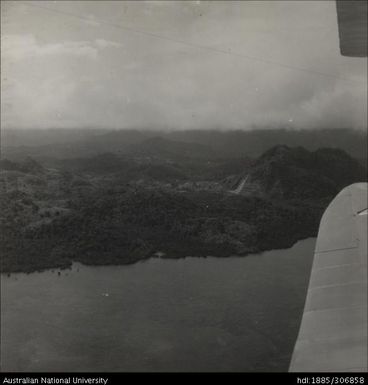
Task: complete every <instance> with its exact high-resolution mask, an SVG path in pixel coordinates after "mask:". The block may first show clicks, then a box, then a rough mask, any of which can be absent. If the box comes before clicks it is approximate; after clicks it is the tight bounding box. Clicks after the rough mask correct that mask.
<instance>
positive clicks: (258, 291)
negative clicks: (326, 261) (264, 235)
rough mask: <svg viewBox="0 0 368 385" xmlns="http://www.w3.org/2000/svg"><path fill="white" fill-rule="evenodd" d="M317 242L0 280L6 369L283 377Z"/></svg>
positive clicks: (80, 267) (3, 356) (294, 336)
mask: <svg viewBox="0 0 368 385" xmlns="http://www.w3.org/2000/svg"><path fill="white" fill-rule="evenodd" d="M314 245H315V239H307V240H304V241H300V242H298V243H297V244H295V245H294V247H292V248H290V249H288V250H274V251H269V252H265V253H262V254H258V255H251V256H248V257H231V258H185V259H178V260H173V259H172V260H167V259H150V260H147V261H144V262H140V263H137V264H134V265H130V266H102V267H101V266H100V267H94V266H83V265H80V264H74V265H73V267H72V269H71V270H65V271H62V272H61V274H60V275H58V273H57V271H53V272H52V271H45V272H42V273H32V274H28V275H27V274H12V275H11V276H10V277H8V276H6V275H2V276H1V300H2V301H1V364H2V367H1V369H2V370H3V371H286V370H287V369H288V365H289V361H290V356H291V353H292V349H293V346H294V342H295V339H296V336H297V332H298V328H299V323H300V319H301V315H302V311H303V306H304V300H305V295H306V289H307V285H308V279H309V272H310V267H311V262H312V259H313V251H314Z"/></svg>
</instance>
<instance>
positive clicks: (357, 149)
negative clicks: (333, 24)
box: [1, 129, 367, 159]
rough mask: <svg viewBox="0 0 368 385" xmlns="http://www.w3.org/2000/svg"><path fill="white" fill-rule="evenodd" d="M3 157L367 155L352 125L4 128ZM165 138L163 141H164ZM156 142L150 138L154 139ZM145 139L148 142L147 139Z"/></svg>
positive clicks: (364, 138) (360, 134)
mask: <svg viewBox="0 0 368 385" xmlns="http://www.w3.org/2000/svg"><path fill="white" fill-rule="evenodd" d="M1 137H2V138H1V139H2V144H1V146H2V156H3V157H6V158H11V159H13V158H19V157H24V156H31V157H34V158H37V159H45V158H48V157H57V158H75V157H88V156H93V155H97V154H101V153H106V152H114V153H120V154H129V153H132V152H135V151H138V152H144V151H147V152H152V151H154V150H155V149H156V151H157V150H160V151H166V150H168V151H169V152H173V151H174V150H175V151H178V152H179V153H181V154H183V153H187V154H189V155H190V156H191V157H193V156H194V157H200V158H202V159H203V158H209V159H213V158H238V157H243V156H246V157H258V156H260V155H261V154H262V153H263V152H265V151H266V150H268V149H269V148H271V147H273V146H276V145H279V144H284V145H287V146H290V147H296V146H303V147H305V148H306V149H308V150H317V149H318V148H326V147H330V148H340V149H342V150H344V151H346V152H347V153H348V154H349V155H351V156H353V157H355V158H357V159H366V158H367V134H366V131H358V130H349V129H324V130H291V129H289V130H288V129H259V130H253V131H241V130H233V131H216V130H188V131H170V132H163V131H161V132H160V131H152V130H151V131H150V130H116V131H111V130H97V129H96V130H92V129H74V130H73V129H68V130H59V129H50V130H19V129H11V130H10V129H9V130H2V133H1ZM160 139H161V141H160ZM150 141H152V143H150ZM146 142H147V143H146Z"/></svg>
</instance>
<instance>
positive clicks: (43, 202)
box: [0, 132, 367, 272]
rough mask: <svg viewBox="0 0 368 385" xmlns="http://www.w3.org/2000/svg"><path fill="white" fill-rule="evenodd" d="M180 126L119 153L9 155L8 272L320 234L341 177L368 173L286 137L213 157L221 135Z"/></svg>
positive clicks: (2, 180) (1, 221)
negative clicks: (184, 133) (260, 149)
mask: <svg viewBox="0 0 368 385" xmlns="http://www.w3.org/2000/svg"><path fill="white" fill-rule="evenodd" d="M120 134H121V133H118V132H117V133H110V134H104V135H107V136H109V135H110V136H111V135H112V136H114V135H118V136H119V135H120ZM96 135H97V134H96ZM98 135H100V134H98ZM175 135H179V134H175ZM175 135H174V133H173V134H172V136H171V134H170V135H169V134H168V135H167V136H168V137H170V139H168V138H153V139H152V138H145V139H144V140H142V142H141V144H139V143H132V144H131V146H130V147H129V150H127V151H125V153H120V154H119V153H115V154H113V153H105V154H103V153H101V154H99V155H95V154H94V155H91V156H89V157H86V156H78V157H66V158H65V159H61V158H57V157H56V158H55V157H51V154H49V155H48V156H45V158H43V159H38V160H35V159H33V158H29V157H28V158H27V157H23V159H22V160H21V161H19V160H14V158H13V159H12V160H8V159H2V160H1V163H0V166H1V172H0V189H1V201H0V213H1V218H0V233H1V239H0V254H1V258H2V260H1V268H2V271H3V272H16V271H26V272H30V271H35V270H42V269H46V268H56V267H59V268H65V267H68V266H70V265H71V263H72V261H80V262H82V263H85V264H127V263H134V262H136V261H138V260H142V259H146V258H150V257H157V256H160V257H164V258H179V257H184V256H188V255H190V256H218V257H225V256H230V255H247V254H249V253H256V252H259V251H263V250H269V249H276V248H287V247H291V246H292V245H293V244H294V243H295V242H296V241H298V240H300V239H304V238H307V237H313V236H316V234H317V231H318V225H319V221H320V217H321V215H322V213H323V211H324V209H325V208H326V206H327V205H328V203H329V202H330V201H331V199H332V198H333V197H334V196H335V195H336V194H337V193H338V192H339V191H340V190H341V189H342V188H343V187H344V186H347V185H350V184H351V183H354V182H362V181H365V180H366V179H367V175H366V171H367V170H366V167H365V165H364V162H361V161H358V160H356V159H354V158H352V157H351V156H350V155H348V154H347V153H346V152H345V151H343V150H341V149H331V148H324V149H318V150H316V151H308V150H306V149H305V148H303V147H288V146H286V145H279V146H275V147H272V148H269V149H268V150H267V151H266V152H264V153H263V154H262V155H261V156H259V157H258V158H257V159H252V158H249V157H247V156H242V157H238V158H234V157H231V158H230V157H229V158H224V157H222V158H221V157H219V158H216V157H215V156H214V155H213V151H215V152H216V151H217V150H213V148H214V147H215V146H214V145H213V146H211V147H206V146H205V145H204V144H201V143H198V141H196V142H195V143H196V144H195V145H192V144H188V143H185V142H180V141H179V140H177V139H178V138H177V137H176V138H174V137H175ZM218 135H219V136H221V135H222V134H218ZM224 135H225V136H226V134H224ZM233 135H236V134H235V133H234V134H233ZM174 139H175V140H174ZM192 139H193V138H192ZM356 145H358V144H356ZM45 146H46V147H47V148H51V147H52V146H50V145H45ZM54 147H55V149H57V148H58V145H55V146H54ZM27 148H28V147H27ZM29 148H31V147H29ZM47 151H49V150H47ZM63 151H64V150H63ZM56 152H57V151H56ZM239 153H241V154H242V155H246V151H245V150H244V151H243V152H240V151H239ZM58 155H60V153H58ZM41 158H42V157H41ZM239 186H240V188H239Z"/></svg>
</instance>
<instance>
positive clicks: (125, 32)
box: [1, 0, 367, 129]
mask: <svg viewBox="0 0 368 385" xmlns="http://www.w3.org/2000/svg"><path fill="white" fill-rule="evenodd" d="M1 3H2V7H1V8H2V12H1V29H2V31H1V32H2V46H1V51H2V52H1V54H2V55H1V64H2V71H1V77H2V116H1V123H2V127H4V128H6V127H9V128H10V127H11V128H12V127H21V128H29V127H31V128H37V127H42V128H49V127H50V128H56V127H58V128H60V127H65V128H72V127H73V128H74V127H98V128H143V129H150V128H152V129H188V128H189V129H191V128H219V129H239V128H240V129H250V128H252V127H254V126H257V127H266V126H267V127H295V128H319V127H328V128H337V127H347V128H360V129H362V128H364V129H365V128H366V125H367V124H366V123H367V91H366V87H367V83H366V82H367V67H366V66H367V59H366V58H347V57H342V56H341V55H340V52H339V44H338V31H337V18H336V8H335V2H334V1H289V0H288V1H274V0H272V1H269V2H268V1H263V0H262V1H240V2H231V1H224V2H221V1H213V2H209V1H193V2H190V1H184V2H179V1H170V2H169V1H155V2H154V1H147V2H144V1H135V2H123V1H122V2H118V1H113V2H107V1H99V2H97V1H94V2H87V1H80V2H79V1H72V2H67V1H40V2H31V1H27V2H21V1H2V2H1ZM41 7H42V8H41ZM44 8H48V9H49V10H47V9H44Z"/></svg>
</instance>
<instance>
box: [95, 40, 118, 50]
mask: <svg viewBox="0 0 368 385" xmlns="http://www.w3.org/2000/svg"><path fill="white" fill-rule="evenodd" d="M95 43H96V46H97V47H98V48H108V47H116V48H117V47H121V44H120V43H116V42H115V41H109V40H105V39H96V41H95Z"/></svg>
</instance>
